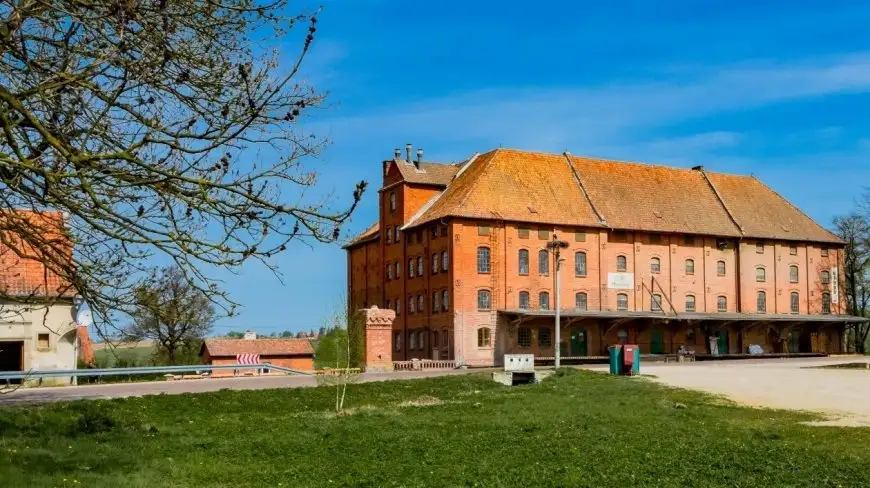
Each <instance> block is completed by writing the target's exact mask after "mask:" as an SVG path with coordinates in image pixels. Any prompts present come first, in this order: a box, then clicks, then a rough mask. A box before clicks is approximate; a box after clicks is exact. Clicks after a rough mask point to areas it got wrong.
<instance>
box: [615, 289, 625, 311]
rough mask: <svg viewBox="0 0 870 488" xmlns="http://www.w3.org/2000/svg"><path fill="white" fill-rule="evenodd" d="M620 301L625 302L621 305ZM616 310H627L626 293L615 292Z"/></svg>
mask: <svg viewBox="0 0 870 488" xmlns="http://www.w3.org/2000/svg"><path fill="white" fill-rule="evenodd" d="M621 303H625V305H624V306H621ZM616 310H617V311H619V312H625V311H627V310H628V293H617V294H616Z"/></svg>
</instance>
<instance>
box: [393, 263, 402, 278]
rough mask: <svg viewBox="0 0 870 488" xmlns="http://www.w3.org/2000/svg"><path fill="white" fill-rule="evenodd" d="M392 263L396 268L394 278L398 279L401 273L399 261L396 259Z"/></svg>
mask: <svg viewBox="0 0 870 488" xmlns="http://www.w3.org/2000/svg"><path fill="white" fill-rule="evenodd" d="M393 265H394V266H395V268H396V279H399V276H401V275H402V267H401V266H400V265H399V262H398V261H396V262H395V263H393Z"/></svg>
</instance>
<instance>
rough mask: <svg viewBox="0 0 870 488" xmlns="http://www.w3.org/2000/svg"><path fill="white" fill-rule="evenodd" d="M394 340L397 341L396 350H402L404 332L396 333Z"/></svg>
mask: <svg viewBox="0 0 870 488" xmlns="http://www.w3.org/2000/svg"><path fill="white" fill-rule="evenodd" d="M394 342H395V343H396V351H401V350H402V333H401V332H396V333H395V335H394Z"/></svg>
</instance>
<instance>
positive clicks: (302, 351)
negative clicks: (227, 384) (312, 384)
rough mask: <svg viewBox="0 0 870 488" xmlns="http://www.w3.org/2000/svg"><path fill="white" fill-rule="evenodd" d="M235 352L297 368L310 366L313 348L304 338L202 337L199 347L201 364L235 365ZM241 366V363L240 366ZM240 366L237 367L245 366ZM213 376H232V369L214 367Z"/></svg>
mask: <svg viewBox="0 0 870 488" xmlns="http://www.w3.org/2000/svg"><path fill="white" fill-rule="evenodd" d="M239 354H257V355H259V356H260V362H261V363H265V364H274V365H276V366H283V367H285V368H290V369H297V370H300V371H311V370H313V369H314V348H313V347H311V341H309V340H308V339H257V338H256V337H252V338H248V339H206V340H205V341H204V342H203V344H202V347H201V348H200V350H199V357H200V358H201V360H202V362H203V364H209V365H213V366H216V365H230V364H238V360H237V357H238V355H239ZM242 366H243V365H242ZM242 366H240V367H239V369H240V370H241V369H245V368H244V367H242ZM214 375H215V376H227V375H230V376H231V375H233V371H232V370H217V371H215V372H214Z"/></svg>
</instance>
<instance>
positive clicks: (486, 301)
mask: <svg viewBox="0 0 870 488" xmlns="http://www.w3.org/2000/svg"><path fill="white" fill-rule="evenodd" d="M491 299H492V295H491V294H490V293H489V290H477V309H478V310H489V308H490V307H491V306H492V301H491Z"/></svg>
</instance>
